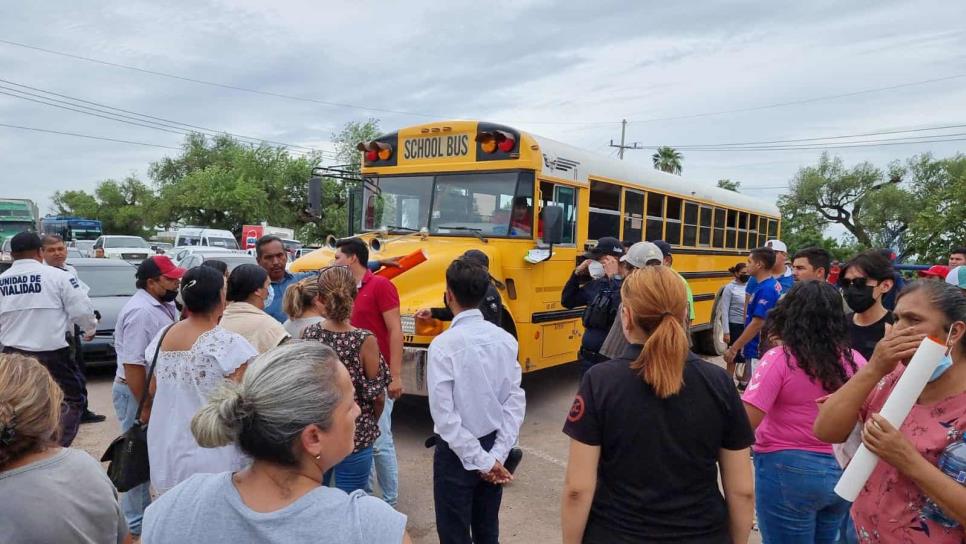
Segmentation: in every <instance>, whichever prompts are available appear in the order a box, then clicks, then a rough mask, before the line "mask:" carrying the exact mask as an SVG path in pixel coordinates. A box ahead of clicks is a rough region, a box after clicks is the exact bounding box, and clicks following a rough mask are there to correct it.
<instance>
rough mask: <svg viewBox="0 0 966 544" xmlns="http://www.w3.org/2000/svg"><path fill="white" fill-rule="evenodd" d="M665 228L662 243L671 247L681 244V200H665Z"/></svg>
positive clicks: (675, 198) (674, 198) (671, 198)
mask: <svg viewBox="0 0 966 544" xmlns="http://www.w3.org/2000/svg"><path fill="white" fill-rule="evenodd" d="M666 217H667V226H666V227H665V232H664V241H666V242H667V243H669V244H671V245H672V246H676V245H679V244H680V243H681V199H680V198H677V197H673V196H669V197H668V198H667V215H666Z"/></svg>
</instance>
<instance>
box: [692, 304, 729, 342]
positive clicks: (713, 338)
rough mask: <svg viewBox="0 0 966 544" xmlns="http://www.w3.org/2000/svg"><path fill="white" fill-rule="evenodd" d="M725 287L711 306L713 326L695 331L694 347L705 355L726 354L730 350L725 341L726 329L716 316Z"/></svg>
mask: <svg viewBox="0 0 966 544" xmlns="http://www.w3.org/2000/svg"><path fill="white" fill-rule="evenodd" d="M722 291H724V287H722V288H721V289H718V292H717V293H716V294H715V296H714V306H712V308H711V327H710V328H708V329H707V330H703V331H700V332H695V333H693V335H692V336H693V339H694V348H695V350H697V351H698V353H701V354H704V355H724V352H725V351H728V345H727V344H725V343H724V335H725V332H727V331H725V330H722V328H721V326H720V324H719V323H718V320H717V319H715V316H716V315H718V302H719V301H720V300H721V292H722Z"/></svg>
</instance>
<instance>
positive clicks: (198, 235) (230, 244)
mask: <svg viewBox="0 0 966 544" xmlns="http://www.w3.org/2000/svg"><path fill="white" fill-rule="evenodd" d="M187 246H208V247H220V248H224V249H238V242H237V241H235V237H234V236H233V235H232V233H231V232H230V231H227V230H218V229H202V228H184V229H178V232H177V233H175V237H174V247H187Z"/></svg>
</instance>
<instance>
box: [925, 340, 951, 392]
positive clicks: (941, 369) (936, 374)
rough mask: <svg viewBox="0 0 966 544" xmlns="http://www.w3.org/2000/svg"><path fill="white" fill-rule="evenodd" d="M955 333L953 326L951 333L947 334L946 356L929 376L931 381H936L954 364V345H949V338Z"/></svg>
mask: <svg viewBox="0 0 966 544" xmlns="http://www.w3.org/2000/svg"><path fill="white" fill-rule="evenodd" d="M952 335H953V329H952V327H950V328H949V333H948V334H947V335H946V356H945V357H943V360H942V361H939V366H937V367H936V370H934V371H933V373H932V376H930V377H929V381H930V382H934V381H936V380H938V379H939V378H941V377H942V375H943V374H945V373H946V371H947V370H949V367H951V366H953V347H952V346H950V345H949V338H950V337H951V336H952Z"/></svg>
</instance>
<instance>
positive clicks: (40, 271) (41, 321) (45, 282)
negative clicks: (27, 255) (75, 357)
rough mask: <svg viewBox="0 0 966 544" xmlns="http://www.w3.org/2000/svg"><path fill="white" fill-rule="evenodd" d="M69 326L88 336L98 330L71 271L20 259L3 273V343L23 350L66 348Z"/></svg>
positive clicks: (0, 327)
mask: <svg viewBox="0 0 966 544" xmlns="http://www.w3.org/2000/svg"><path fill="white" fill-rule="evenodd" d="M70 323H76V324H77V326H79V327H80V328H81V330H82V331H84V333H85V334H93V333H94V331H95V330H96V328H97V319H96V318H95V317H94V306H93V305H92V304H91V299H90V298H88V297H87V290H86V289H84V287H83V285H82V284H81V283H80V281H79V280H78V279H77V278H75V277H74V276H72V275H71V274H70V273H69V272H65V271H63V270H61V269H59V268H54V267H52V266H47V265H45V264H43V263H42V262H40V261H37V260H35V259H19V260H16V261H14V263H13V265H11V266H10V269H9V270H7V271H6V272H4V273H3V274H0V344H3V345H4V346H9V347H12V348H17V349H21V350H24V351H54V350H58V349H61V348H65V347H67V339H66V338H65V337H64V331H66V330H67V327H68V325H69V324H70Z"/></svg>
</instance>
